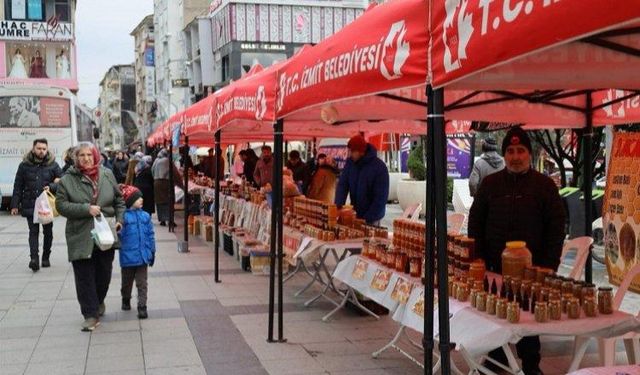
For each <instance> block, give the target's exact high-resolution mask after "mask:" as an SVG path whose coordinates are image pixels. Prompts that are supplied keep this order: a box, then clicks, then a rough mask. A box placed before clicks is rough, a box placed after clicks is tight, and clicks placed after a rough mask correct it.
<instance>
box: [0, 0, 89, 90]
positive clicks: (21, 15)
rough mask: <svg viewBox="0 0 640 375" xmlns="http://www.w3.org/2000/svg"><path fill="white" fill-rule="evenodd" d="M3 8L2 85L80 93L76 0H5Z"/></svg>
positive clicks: (0, 26)
mask: <svg viewBox="0 0 640 375" xmlns="http://www.w3.org/2000/svg"><path fill="white" fill-rule="evenodd" d="M0 7H2V9H1V11H0V19H1V20H0V85H24V84H41V85H54V86H59V87H65V88H68V89H70V90H71V91H73V92H76V91H77V90H78V79H77V71H76V46H75V9H76V1H75V0H4V1H2V2H0Z"/></svg>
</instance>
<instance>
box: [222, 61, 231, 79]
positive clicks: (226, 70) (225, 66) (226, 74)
mask: <svg viewBox="0 0 640 375" xmlns="http://www.w3.org/2000/svg"><path fill="white" fill-rule="evenodd" d="M228 79H231V66H230V63H229V55H227V56H222V82H225V81H227V80H228Z"/></svg>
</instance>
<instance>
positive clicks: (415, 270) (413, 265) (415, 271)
mask: <svg viewBox="0 0 640 375" xmlns="http://www.w3.org/2000/svg"><path fill="white" fill-rule="evenodd" d="M421 260H422V258H419V257H414V258H411V259H410V261H409V274H410V275H411V277H420V273H421V271H422V267H420V261H421Z"/></svg>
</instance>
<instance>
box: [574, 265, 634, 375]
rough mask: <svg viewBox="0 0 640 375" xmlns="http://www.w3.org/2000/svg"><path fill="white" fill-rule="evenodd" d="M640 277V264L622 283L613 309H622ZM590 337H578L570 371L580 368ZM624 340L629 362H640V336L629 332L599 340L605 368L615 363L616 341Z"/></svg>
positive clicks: (632, 269)
mask: <svg viewBox="0 0 640 375" xmlns="http://www.w3.org/2000/svg"><path fill="white" fill-rule="evenodd" d="M638 275H640V263H638V264H636V265H635V266H633V267H632V268H631V270H629V272H628V273H627V275H626V276H625V278H624V280H622V282H621V283H620V287H619V288H618V290H617V291H616V295H615V297H614V298H613V309H614V310H618V309H620V305H621V304H622V300H623V299H624V295H625V294H626V293H627V290H628V289H629V285H631V282H632V281H633V279H635V278H636V276H638ZM589 339H590V337H588V336H577V337H576V341H575V351H574V355H573V360H572V361H571V367H570V368H569V371H570V372H571V371H575V370H576V369H577V368H578V366H580V362H581V361H582V358H583V357H584V353H585V352H586V350H587V346H588V345H589ZM619 339H622V340H624V346H625V349H626V351H627V360H628V361H629V363H630V364H632V363H636V361H637V360H640V341H639V339H640V334H638V333H636V332H629V333H627V334H624V335H622V336H617V337H611V338H606V339H603V338H599V339H598V346H599V351H600V361H601V363H602V365H603V366H605V367H610V366H613V365H614V363H615V354H616V352H615V346H616V340H619Z"/></svg>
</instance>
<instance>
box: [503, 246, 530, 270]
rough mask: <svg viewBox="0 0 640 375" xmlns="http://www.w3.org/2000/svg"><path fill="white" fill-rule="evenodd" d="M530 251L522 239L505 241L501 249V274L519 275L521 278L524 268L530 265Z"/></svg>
mask: <svg viewBox="0 0 640 375" xmlns="http://www.w3.org/2000/svg"><path fill="white" fill-rule="evenodd" d="M532 265H533V264H532V257H531V252H530V251H529V249H527V243H526V242H524V241H510V242H507V244H506V248H505V249H504V250H503V251H502V274H503V275H504V276H511V277H519V278H521V279H522V277H523V276H524V270H525V268H527V267H531V266H532Z"/></svg>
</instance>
